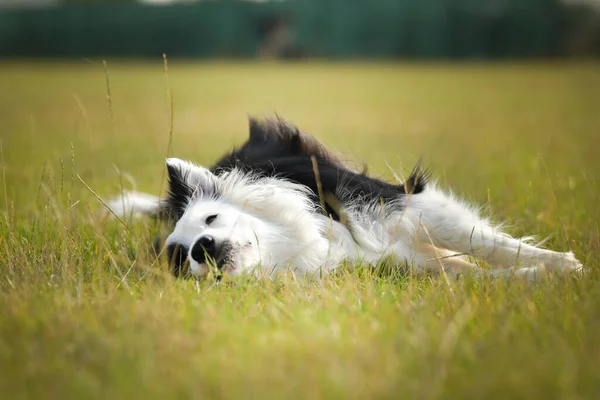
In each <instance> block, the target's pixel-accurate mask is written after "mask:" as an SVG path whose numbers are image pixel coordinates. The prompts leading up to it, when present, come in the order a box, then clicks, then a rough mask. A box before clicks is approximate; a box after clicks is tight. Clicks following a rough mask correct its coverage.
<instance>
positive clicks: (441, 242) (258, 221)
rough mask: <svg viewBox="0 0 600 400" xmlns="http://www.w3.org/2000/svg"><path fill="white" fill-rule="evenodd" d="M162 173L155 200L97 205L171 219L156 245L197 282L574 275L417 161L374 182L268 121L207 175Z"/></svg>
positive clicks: (567, 260)
mask: <svg viewBox="0 0 600 400" xmlns="http://www.w3.org/2000/svg"><path fill="white" fill-rule="evenodd" d="M167 170H168V176H169V192H168V195H167V197H166V198H165V199H159V198H156V197H151V196H149V195H146V194H140V193H126V194H125V195H124V196H123V197H119V198H117V199H115V200H113V201H112V202H109V206H110V207H111V209H112V210H113V211H114V212H115V213H116V214H117V215H120V214H121V215H122V214H124V213H127V212H137V213H142V214H154V215H158V216H160V217H165V218H168V219H170V220H172V221H173V222H174V226H173V230H172V232H171V234H170V235H169V236H168V237H167V239H166V247H167V250H168V254H169V258H170V260H171V261H172V262H173V265H174V272H175V274H176V275H179V274H181V273H183V268H184V262H185V261H186V260H187V261H189V268H190V271H191V272H192V274H194V275H195V276H197V277H203V276H205V275H206V274H207V273H208V271H209V268H210V266H213V267H216V268H217V269H218V270H219V271H221V272H224V273H228V274H231V275H240V274H247V273H251V274H261V275H265V274H266V275H269V276H272V275H275V274H277V273H278V272H280V271H282V270H286V269H291V270H293V271H294V272H295V273H296V274H297V275H301V276H316V275H318V276H321V275H326V274H328V273H330V272H331V271H333V270H335V269H336V268H337V267H339V266H340V265H342V264H345V265H358V264H372V265H376V264H378V263H379V262H380V261H382V260H387V261H388V262H392V263H394V264H396V265H406V266H408V267H411V268H414V269H415V270H416V271H438V272H439V271H444V272H445V273H447V274H448V275H450V276H454V277H456V276H459V275H461V274H465V273H474V274H479V275H482V274H491V275H494V276H496V275H509V274H513V273H516V275H520V276H525V277H530V278H534V277H536V276H537V275H538V274H539V273H541V272H544V271H546V270H552V271H556V272H560V273H569V272H572V271H580V270H582V264H581V263H580V262H579V261H578V260H577V259H576V258H575V257H574V255H573V253H571V252H568V253H561V252H555V251H551V250H547V249H542V248H540V247H538V246H535V245H534V244H532V243H530V240H528V239H527V238H521V239H516V238H512V237H511V236H509V235H507V234H505V233H503V232H502V231H501V229H500V227H498V226H493V225H491V224H490V223H489V222H488V220H487V219H485V218H482V217H481V216H480V214H479V212H478V211H477V209H476V208H475V207H473V206H471V205H468V204H466V203H465V202H463V201H461V200H458V199H457V198H455V197H453V196H451V195H449V194H447V193H444V192H443V191H441V190H440V189H438V188H437V187H436V186H435V185H434V184H432V183H429V182H428V177H427V174H426V173H424V172H423V170H422V169H421V168H419V167H418V166H417V167H416V168H415V169H414V170H413V172H412V173H411V174H410V176H409V178H408V179H406V181H405V182H403V183H401V184H391V183H388V182H383V181H381V180H379V179H375V178H372V177H369V176H368V175H366V174H364V173H360V172H357V171H355V170H353V169H351V168H349V167H348V166H347V165H345V164H344V163H343V162H342V161H340V159H339V158H338V157H336V156H335V155H334V154H333V153H332V152H331V151H329V150H328V149H326V148H325V147H324V146H323V145H322V144H321V143H319V142H318V141H317V140H316V139H315V138H314V137H312V136H310V135H307V134H305V133H303V132H301V131H299V130H298V129H297V128H296V127H294V126H293V125H291V124H288V123H287V122H285V121H282V120H279V119H277V120H268V121H264V122H261V121H257V120H253V119H252V120H251V121H250V135H249V138H248V140H247V142H246V143H244V144H243V145H242V146H241V147H239V148H238V149H235V150H233V151H232V152H231V153H229V154H227V155H225V156H224V157H222V158H221V159H220V160H218V161H217V162H216V163H215V164H214V165H213V166H212V167H211V168H210V169H208V168H204V167H202V166H199V165H195V164H193V163H190V162H188V161H183V160H180V159H176V158H170V159H167ZM472 260H481V261H485V262H487V263H488V264H490V265H492V266H493V268H492V269H482V268H481V267H480V266H479V264H478V263H475V262H473V261H472Z"/></svg>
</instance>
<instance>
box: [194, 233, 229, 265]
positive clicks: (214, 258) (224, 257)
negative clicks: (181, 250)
mask: <svg viewBox="0 0 600 400" xmlns="http://www.w3.org/2000/svg"><path fill="white" fill-rule="evenodd" d="M231 250H232V246H231V244H230V243H229V241H222V242H219V241H217V240H215V239H214V238H213V237H212V236H201V237H200V238H198V240H196V242H195V243H194V244H193V245H192V248H191V251H190V253H189V254H190V257H191V258H192V260H194V261H196V262H197V263H198V264H208V263H212V262H214V263H215V264H216V266H217V268H218V269H223V267H224V266H225V265H226V264H227V263H228V262H229V258H230V254H231Z"/></svg>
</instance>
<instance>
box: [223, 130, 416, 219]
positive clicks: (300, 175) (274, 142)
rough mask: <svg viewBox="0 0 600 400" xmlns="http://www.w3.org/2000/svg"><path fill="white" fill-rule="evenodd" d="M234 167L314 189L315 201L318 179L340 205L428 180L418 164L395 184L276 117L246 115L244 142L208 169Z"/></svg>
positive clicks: (388, 195)
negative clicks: (345, 161)
mask: <svg viewBox="0 0 600 400" xmlns="http://www.w3.org/2000/svg"><path fill="white" fill-rule="evenodd" d="M313 157H314V159H315V161H316V165H315V163H313ZM315 167H316V169H317V170H318V177H319V179H318V181H319V182H317V174H316V173H315ZM232 168H240V169H243V170H247V171H249V172H252V173H260V174H263V175H266V176H279V177H282V178H286V179H289V180H291V181H294V182H297V183H300V184H302V185H304V186H307V187H309V188H310V190H311V192H312V193H313V196H312V200H313V201H314V202H315V204H321V200H322V199H320V198H319V187H318V184H320V185H321V191H322V193H323V194H328V195H332V194H333V195H338V196H337V197H340V198H338V199H337V200H338V201H339V202H340V203H341V205H342V206H344V205H345V204H347V203H348V202H350V201H353V200H356V199H358V198H360V199H362V200H364V201H373V200H381V201H384V202H387V201H390V200H394V199H398V197H399V196H402V195H405V194H416V193H420V192H422V191H423V190H424V188H425V185H426V183H427V174H426V172H425V171H423V170H422V169H421V168H420V166H419V165H417V166H416V167H415V168H414V169H413V171H412V173H411V174H410V176H409V178H408V179H407V180H406V182H405V183H404V184H399V185H393V184H390V183H387V182H384V181H381V180H379V179H376V178H372V177H369V176H367V175H366V174H364V173H358V172H355V171H353V170H351V169H350V168H348V167H346V166H345V165H344V164H343V163H342V162H341V161H340V160H339V159H338V158H337V157H336V156H334V155H333V154H332V153H331V152H329V151H328V150H327V149H326V148H325V146H323V145H322V144H321V143H320V142H318V141H317V140H316V139H315V138H314V137H312V136H310V135H307V134H305V133H303V132H301V131H300V130H298V128H296V127H295V126H293V125H290V124H289V123H287V122H285V121H283V120H280V119H275V120H266V121H264V122H260V121H257V120H255V119H250V135H249V138H248V141H247V142H246V143H244V144H243V145H242V146H241V147H239V148H238V149H235V150H233V151H232V152H231V153H229V154H227V155H226V156H224V157H223V158H221V159H220V160H219V161H218V162H217V163H216V164H215V165H214V166H213V167H212V171H213V173H215V174H217V175H218V174H219V173H222V172H223V171H227V170H230V169H232ZM340 195H341V196H340ZM325 206H326V209H327V212H328V213H329V214H331V215H332V217H333V218H334V219H339V215H338V213H337V212H336V211H335V210H334V208H333V207H331V206H330V205H329V204H327V202H325Z"/></svg>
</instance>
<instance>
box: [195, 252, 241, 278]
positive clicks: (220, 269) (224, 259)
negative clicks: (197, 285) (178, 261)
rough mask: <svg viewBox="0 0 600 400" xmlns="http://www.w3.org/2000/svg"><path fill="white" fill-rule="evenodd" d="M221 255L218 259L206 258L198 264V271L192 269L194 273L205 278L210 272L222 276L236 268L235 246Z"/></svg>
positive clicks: (218, 276)
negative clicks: (234, 260)
mask: <svg viewBox="0 0 600 400" xmlns="http://www.w3.org/2000/svg"><path fill="white" fill-rule="evenodd" d="M224 253H225V254H223V255H222V256H221V257H219V258H218V259H216V260H214V259H206V260H204V261H203V262H200V263H198V264H197V266H198V267H197V269H198V272H196V271H194V269H192V274H193V275H195V276H196V277H197V278H200V279H205V278H206V277H207V276H208V274H209V273H211V274H213V276H215V277H217V278H220V277H222V276H223V275H224V274H231V273H233V272H234V271H235V270H236V266H235V263H234V262H233V259H234V255H235V252H234V251H233V248H230V249H228V250H227V252H224Z"/></svg>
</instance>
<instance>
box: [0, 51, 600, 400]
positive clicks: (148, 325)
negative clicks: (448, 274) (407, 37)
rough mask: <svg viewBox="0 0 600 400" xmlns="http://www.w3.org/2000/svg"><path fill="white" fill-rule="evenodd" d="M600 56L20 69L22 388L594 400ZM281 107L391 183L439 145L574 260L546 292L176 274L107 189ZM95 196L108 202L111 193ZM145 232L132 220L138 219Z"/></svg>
mask: <svg viewBox="0 0 600 400" xmlns="http://www.w3.org/2000/svg"><path fill="white" fill-rule="evenodd" d="M599 72H600V66H599V65H598V64H597V63H593V62H581V63H567V62H547V63H542V62H540V63H521V64H519V63H505V64H483V63H481V64H475V63H473V64H419V63H413V64H397V63H339V64H338V63H303V64H277V63H221V62H212V63H193V62H184V61H177V60H172V61H170V63H169V65H168V69H167V70H166V71H165V68H164V65H163V61H162V60H160V59H157V60H156V61H154V62H151V61H148V62H124V61H112V60H108V62H107V64H106V66H105V65H104V64H103V63H102V61H98V60H95V61H94V60H92V61H90V60H87V61H80V62H69V63H67V62H58V61H55V62H49V61H46V62H42V61H39V62H35V61H29V62H17V61H2V62H1V63H0V88H1V90H0V146H1V150H2V159H1V175H0V179H1V180H2V184H0V192H1V193H0V371H2V372H1V373H0V393H1V396H2V397H3V398H11V399H18V398H190V397H191V398H223V399H233V398H263V399H269V398H274V399H283V398H290V399H291V398H310V399H320V398H340V399H364V398H415V399H442V398H443V399H446V398H485V399H494V398H498V399H505V398H514V399H532V398H544V399H555V398H556V399H558V398H560V399H584V398H597V396H598V395H599V394H600V372H599V370H598V365H600V334H599V332H600V301H599V298H600V287H599V283H600V276H599V274H598V266H599V265H600V264H599V260H600V258H599V250H600V229H599V226H598V221H599V220H600V206H599V204H600V197H599V191H598V183H599V178H600V176H599V173H600V159H599V156H600V153H599V147H600V146H599V144H600V112H599V110H600V73H599ZM275 113H277V114H279V115H280V116H281V117H283V118H286V119H288V120H289V121H291V122H293V123H295V124H297V125H298V126H299V127H300V128H301V129H303V130H305V131H306V132H309V133H312V134H314V135H315V136H317V137H318V138H319V139H320V140H322V141H323V142H324V143H325V144H327V145H330V146H332V147H334V148H335V149H336V150H338V151H339V152H340V153H342V154H344V155H345V156H346V157H347V158H348V159H351V160H356V161H357V162H364V163H367V164H368V165H369V173H371V174H373V175H377V176H381V177H384V178H386V179H390V180H391V179H393V174H392V172H391V170H393V171H395V172H398V173H400V174H403V173H406V172H408V171H409V170H410V168H411V167H412V166H413V165H414V163H415V162H416V161H417V160H418V159H419V158H421V157H422V158H423V162H424V164H425V165H427V166H428V167H429V168H430V169H431V171H432V173H433V175H434V177H436V179H437V180H438V181H439V182H440V185H441V186H443V187H446V188H451V189H452V190H453V191H454V192H455V193H457V194H459V195H461V196H462V197H464V198H467V199H469V200H471V201H474V202H477V203H479V204H481V205H483V206H484V209H485V210H486V212H487V213H489V214H490V215H492V216H493V219H495V220H498V221H508V222H509V223H510V229H509V231H510V233H512V234H515V235H523V234H535V235H538V236H539V237H542V238H546V237H548V238H549V239H548V241H547V243H546V245H547V246H548V247H550V248H552V249H556V250H561V251H567V250H569V249H571V250H573V251H574V252H575V254H576V256H577V257H578V258H579V259H580V260H581V261H582V262H583V263H584V265H586V267H587V268H588V272H587V274H586V275H585V276H583V277H569V278H564V279H563V278H558V277H551V278H549V279H545V280H543V281H541V282H539V283H534V284H525V283H523V282H520V281H517V280H510V281H504V280H496V281H492V280H490V281H480V282H474V281H472V280H469V279H467V280H464V281H460V282H457V283H448V282H446V281H444V280H437V279H432V278H427V277H418V276H399V275H397V274H383V275H381V274H377V273H373V272H372V271H370V270H369V269H367V268H360V269H358V270H357V271H355V272H352V273H349V272H348V273H341V274H340V275H339V276H335V277H331V278H326V279H324V280H323V281H320V282H298V281H296V280H294V279H293V278H292V277H282V278H281V279H278V280H275V281H253V280H248V279H239V280H233V281H227V282H223V283H221V284H217V283H216V282H214V281H206V282H200V283H198V282H195V281H193V280H177V279H174V278H172V277H171V275H170V274H169V271H168V267H167V265H166V263H165V262H164V261H162V260H158V261H157V260H156V259H155V257H154V256H153V253H152V251H151V248H150V246H149V244H150V242H151V240H152V238H153V235H154V234H155V232H156V231H158V230H160V229H161V227H160V226H157V224H156V223H154V222H153V221H149V220H134V221H132V220H125V221H123V222H124V224H121V223H120V222H119V221H116V220H114V219H108V218H105V216H104V215H103V212H104V211H105V210H104V207H103V205H102V203H101V202H100V201H99V198H107V197H110V196H111V195H113V194H114V193H117V192H118V191H119V190H120V188H122V187H123V188H126V189H129V188H136V189H137V190H142V191H146V192H150V193H160V192H161V190H163V189H164V169H165V168H164V158H165V157H166V156H167V155H173V156H177V157H180V158H187V159H192V160H195V161H197V162H198V163H201V164H205V165H209V164H210V163H211V162H212V161H214V160H215V159H216V157H217V156H219V155H220V154H221V153H222V152H224V151H226V150H229V149H231V148H232V146H234V144H236V143H237V144H239V143H241V141H243V139H244V137H245V136H246V134H247V117H248V115H253V116H272V115H274V114H275ZM94 193H95V194H94ZM124 225H125V226H124Z"/></svg>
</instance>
